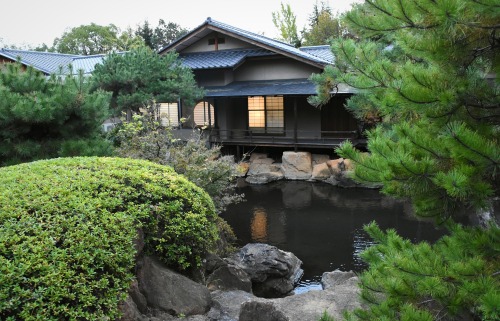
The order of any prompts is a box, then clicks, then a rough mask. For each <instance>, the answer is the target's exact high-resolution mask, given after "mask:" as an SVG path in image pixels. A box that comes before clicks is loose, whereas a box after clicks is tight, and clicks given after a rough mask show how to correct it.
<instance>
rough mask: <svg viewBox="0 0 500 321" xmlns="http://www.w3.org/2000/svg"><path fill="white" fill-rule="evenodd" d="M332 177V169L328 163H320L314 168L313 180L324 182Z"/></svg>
mask: <svg viewBox="0 0 500 321" xmlns="http://www.w3.org/2000/svg"><path fill="white" fill-rule="evenodd" d="M331 175H332V172H331V171H330V167H328V165H327V164H326V163H320V164H317V165H314V166H313V170H312V175H311V178H312V179H314V180H318V181H324V180H326V179H328V178H329V177H330V176H331Z"/></svg>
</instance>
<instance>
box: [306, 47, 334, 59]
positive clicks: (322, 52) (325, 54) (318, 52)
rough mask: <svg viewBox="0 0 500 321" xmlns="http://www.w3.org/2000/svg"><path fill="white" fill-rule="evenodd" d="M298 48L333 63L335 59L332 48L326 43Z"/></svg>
mask: <svg viewBox="0 0 500 321" xmlns="http://www.w3.org/2000/svg"><path fill="white" fill-rule="evenodd" d="M299 49H300V50H301V51H304V52H307V53H308V54H310V55H313V56H316V57H318V58H321V59H323V60H326V61H329V62H330V63H333V62H334V61H335V58H334V57H333V53H332V50H331V49H330V46H328V45H323V46H309V47H300V48H299Z"/></svg>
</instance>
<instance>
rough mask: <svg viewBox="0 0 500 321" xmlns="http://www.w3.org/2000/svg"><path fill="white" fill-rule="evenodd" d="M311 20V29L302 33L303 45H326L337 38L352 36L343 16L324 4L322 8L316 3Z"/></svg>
mask: <svg viewBox="0 0 500 321" xmlns="http://www.w3.org/2000/svg"><path fill="white" fill-rule="evenodd" d="M309 21H310V25H309V29H308V30H305V31H303V33H302V37H303V45H305V46H318V45H325V44H329V43H330V42H331V40H332V39H335V38H340V37H342V38H348V37H352V34H351V33H350V32H349V30H348V29H347V26H346V24H345V23H344V22H343V21H342V19H341V17H340V16H338V15H334V14H333V13H332V11H331V9H330V8H329V7H327V6H326V5H324V4H323V6H322V9H321V10H320V9H318V8H317V4H316V5H315V8H314V11H313V15H312V16H311V17H310V19H309Z"/></svg>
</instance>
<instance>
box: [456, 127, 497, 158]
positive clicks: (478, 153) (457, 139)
mask: <svg viewBox="0 0 500 321" xmlns="http://www.w3.org/2000/svg"><path fill="white" fill-rule="evenodd" d="M448 129H449V131H450V133H451V136H452V137H453V138H454V139H455V140H456V141H457V142H458V143H459V144H460V145H462V146H463V147H465V148H467V149H468V150H470V151H471V152H473V153H475V154H477V155H479V156H481V157H483V158H485V159H487V160H489V161H490V162H491V163H492V164H494V165H495V166H498V162H497V161H496V160H494V159H492V158H491V157H489V156H488V155H484V154H483V153H481V152H480V151H478V150H477V149H474V148H472V147H470V146H469V145H467V144H466V143H465V142H463V141H462V140H461V139H460V138H459V137H458V135H457V134H456V133H455V132H454V131H453V128H451V126H448Z"/></svg>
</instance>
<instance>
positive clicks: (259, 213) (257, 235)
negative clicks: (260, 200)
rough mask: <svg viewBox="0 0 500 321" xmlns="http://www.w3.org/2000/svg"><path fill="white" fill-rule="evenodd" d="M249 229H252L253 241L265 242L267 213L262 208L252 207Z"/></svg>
mask: <svg viewBox="0 0 500 321" xmlns="http://www.w3.org/2000/svg"><path fill="white" fill-rule="evenodd" d="M250 230H251V231H252V241H253V242H260V243H266V242H267V213H266V210H265V209H264V208H262V207H256V208H254V210H253V217H252V221H251V222H250Z"/></svg>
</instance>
